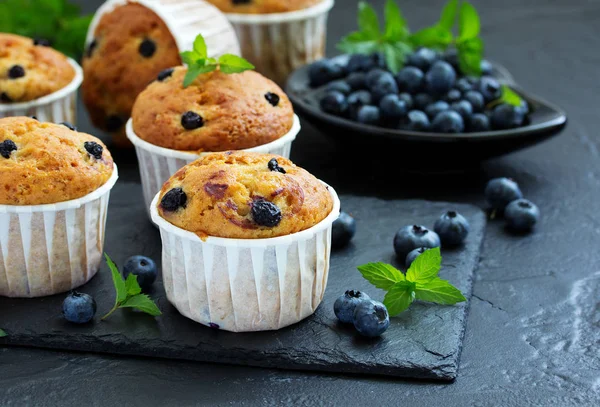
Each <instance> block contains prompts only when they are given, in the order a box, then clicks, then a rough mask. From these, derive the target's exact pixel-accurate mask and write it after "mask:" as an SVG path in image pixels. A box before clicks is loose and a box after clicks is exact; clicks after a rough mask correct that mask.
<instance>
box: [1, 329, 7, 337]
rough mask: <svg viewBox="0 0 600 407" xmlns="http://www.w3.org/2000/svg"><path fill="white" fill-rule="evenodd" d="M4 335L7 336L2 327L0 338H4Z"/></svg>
mask: <svg viewBox="0 0 600 407" xmlns="http://www.w3.org/2000/svg"><path fill="white" fill-rule="evenodd" d="M5 336H8V334H7V333H6V332H4V330H3V329H0V338H4V337H5Z"/></svg>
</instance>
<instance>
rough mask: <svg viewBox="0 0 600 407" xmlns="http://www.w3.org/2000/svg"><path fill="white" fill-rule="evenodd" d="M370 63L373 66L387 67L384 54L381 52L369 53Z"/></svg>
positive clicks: (385, 68)
mask: <svg viewBox="0 0 600 407" xmlns="http://www.w3.org/2000/svg"><path fill="white" fill-rule="evenodd" d="M371 64H372V65H371V66H372V67H373V68H381V69H384V70H387V69H388V66H387V63H386V62H385V56H384V55H383V53H381V52H375V53H374V54H371Z"/></svg>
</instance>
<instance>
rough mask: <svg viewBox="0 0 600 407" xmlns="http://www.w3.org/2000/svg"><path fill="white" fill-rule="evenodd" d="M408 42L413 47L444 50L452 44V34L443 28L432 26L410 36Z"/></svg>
mask: <svg viewBox="0 0 600 407" xmlns="http://www.w3.org/2000/svg"><path fill="white" fill-rule="evenodd" d="M410 41H411V43H412V44H413V46H414V47H427V48H434V49H438V50H445V49H446V48H448V46H449V45H450V44H452V41H453V37H452V32H451V31H449V30H446V29H445V28H443V27H439V26H437V25H434V26H433V27H427V28H424V29H422V30H420V31H417V32H416V33H414V34H412V35H411V36H410Z"/></svg>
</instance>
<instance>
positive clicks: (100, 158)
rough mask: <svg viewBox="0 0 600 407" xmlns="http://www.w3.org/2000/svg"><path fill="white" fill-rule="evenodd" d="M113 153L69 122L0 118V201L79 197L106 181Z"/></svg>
mask: <svg viewBox="0 0 600 407" xmlns="http://www.w3.org/2000/svg"><path fill="white" fill-rule="evenodd" d="M112 172H113V159H112V157H111V155H110V152H109V151H108V150H107V149H106V147H105V146H104V144H102V142H101V141H100V140H98V139H97V138H95V137H93V136H90V135H89V134H85V133H79V132H77V130H76V129H75V128H74V127H73V126H71V125H70V124H68V123H65V124H51V123H41V122H39V121H37V120H36V119H32V118H27V117H8V118H4V119H0V190H1V191H2V194H0V204H1V205H41V204H49V203H57V202H63V201H69V200H72V199H77V198H81V197H83V196H85V195H87V194H89V193H91V192H92V191H94V190H96V189H98V188H99V187H100V186H102V185H104V184H105V183H106V182H107V181H108V179H109V178H110V177H111V175H112Z"/></svg>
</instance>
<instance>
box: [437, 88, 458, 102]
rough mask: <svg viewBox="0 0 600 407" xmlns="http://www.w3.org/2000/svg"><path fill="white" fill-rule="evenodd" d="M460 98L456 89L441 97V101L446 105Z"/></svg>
mask: <svg viewBox="0 0 600 407" xmlns="http://www.w3.org/2000/svg"><path fill="white" fill-rule="evenodd" d="M461 96H462V93H460V90H458V89H450V90H449V91H448V92H447V93H446V94H445V95H444V96H443V97H442V100H444V101H446V102H448V103H454V102H458V101H459V100H460V98H461Z"/></svg>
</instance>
